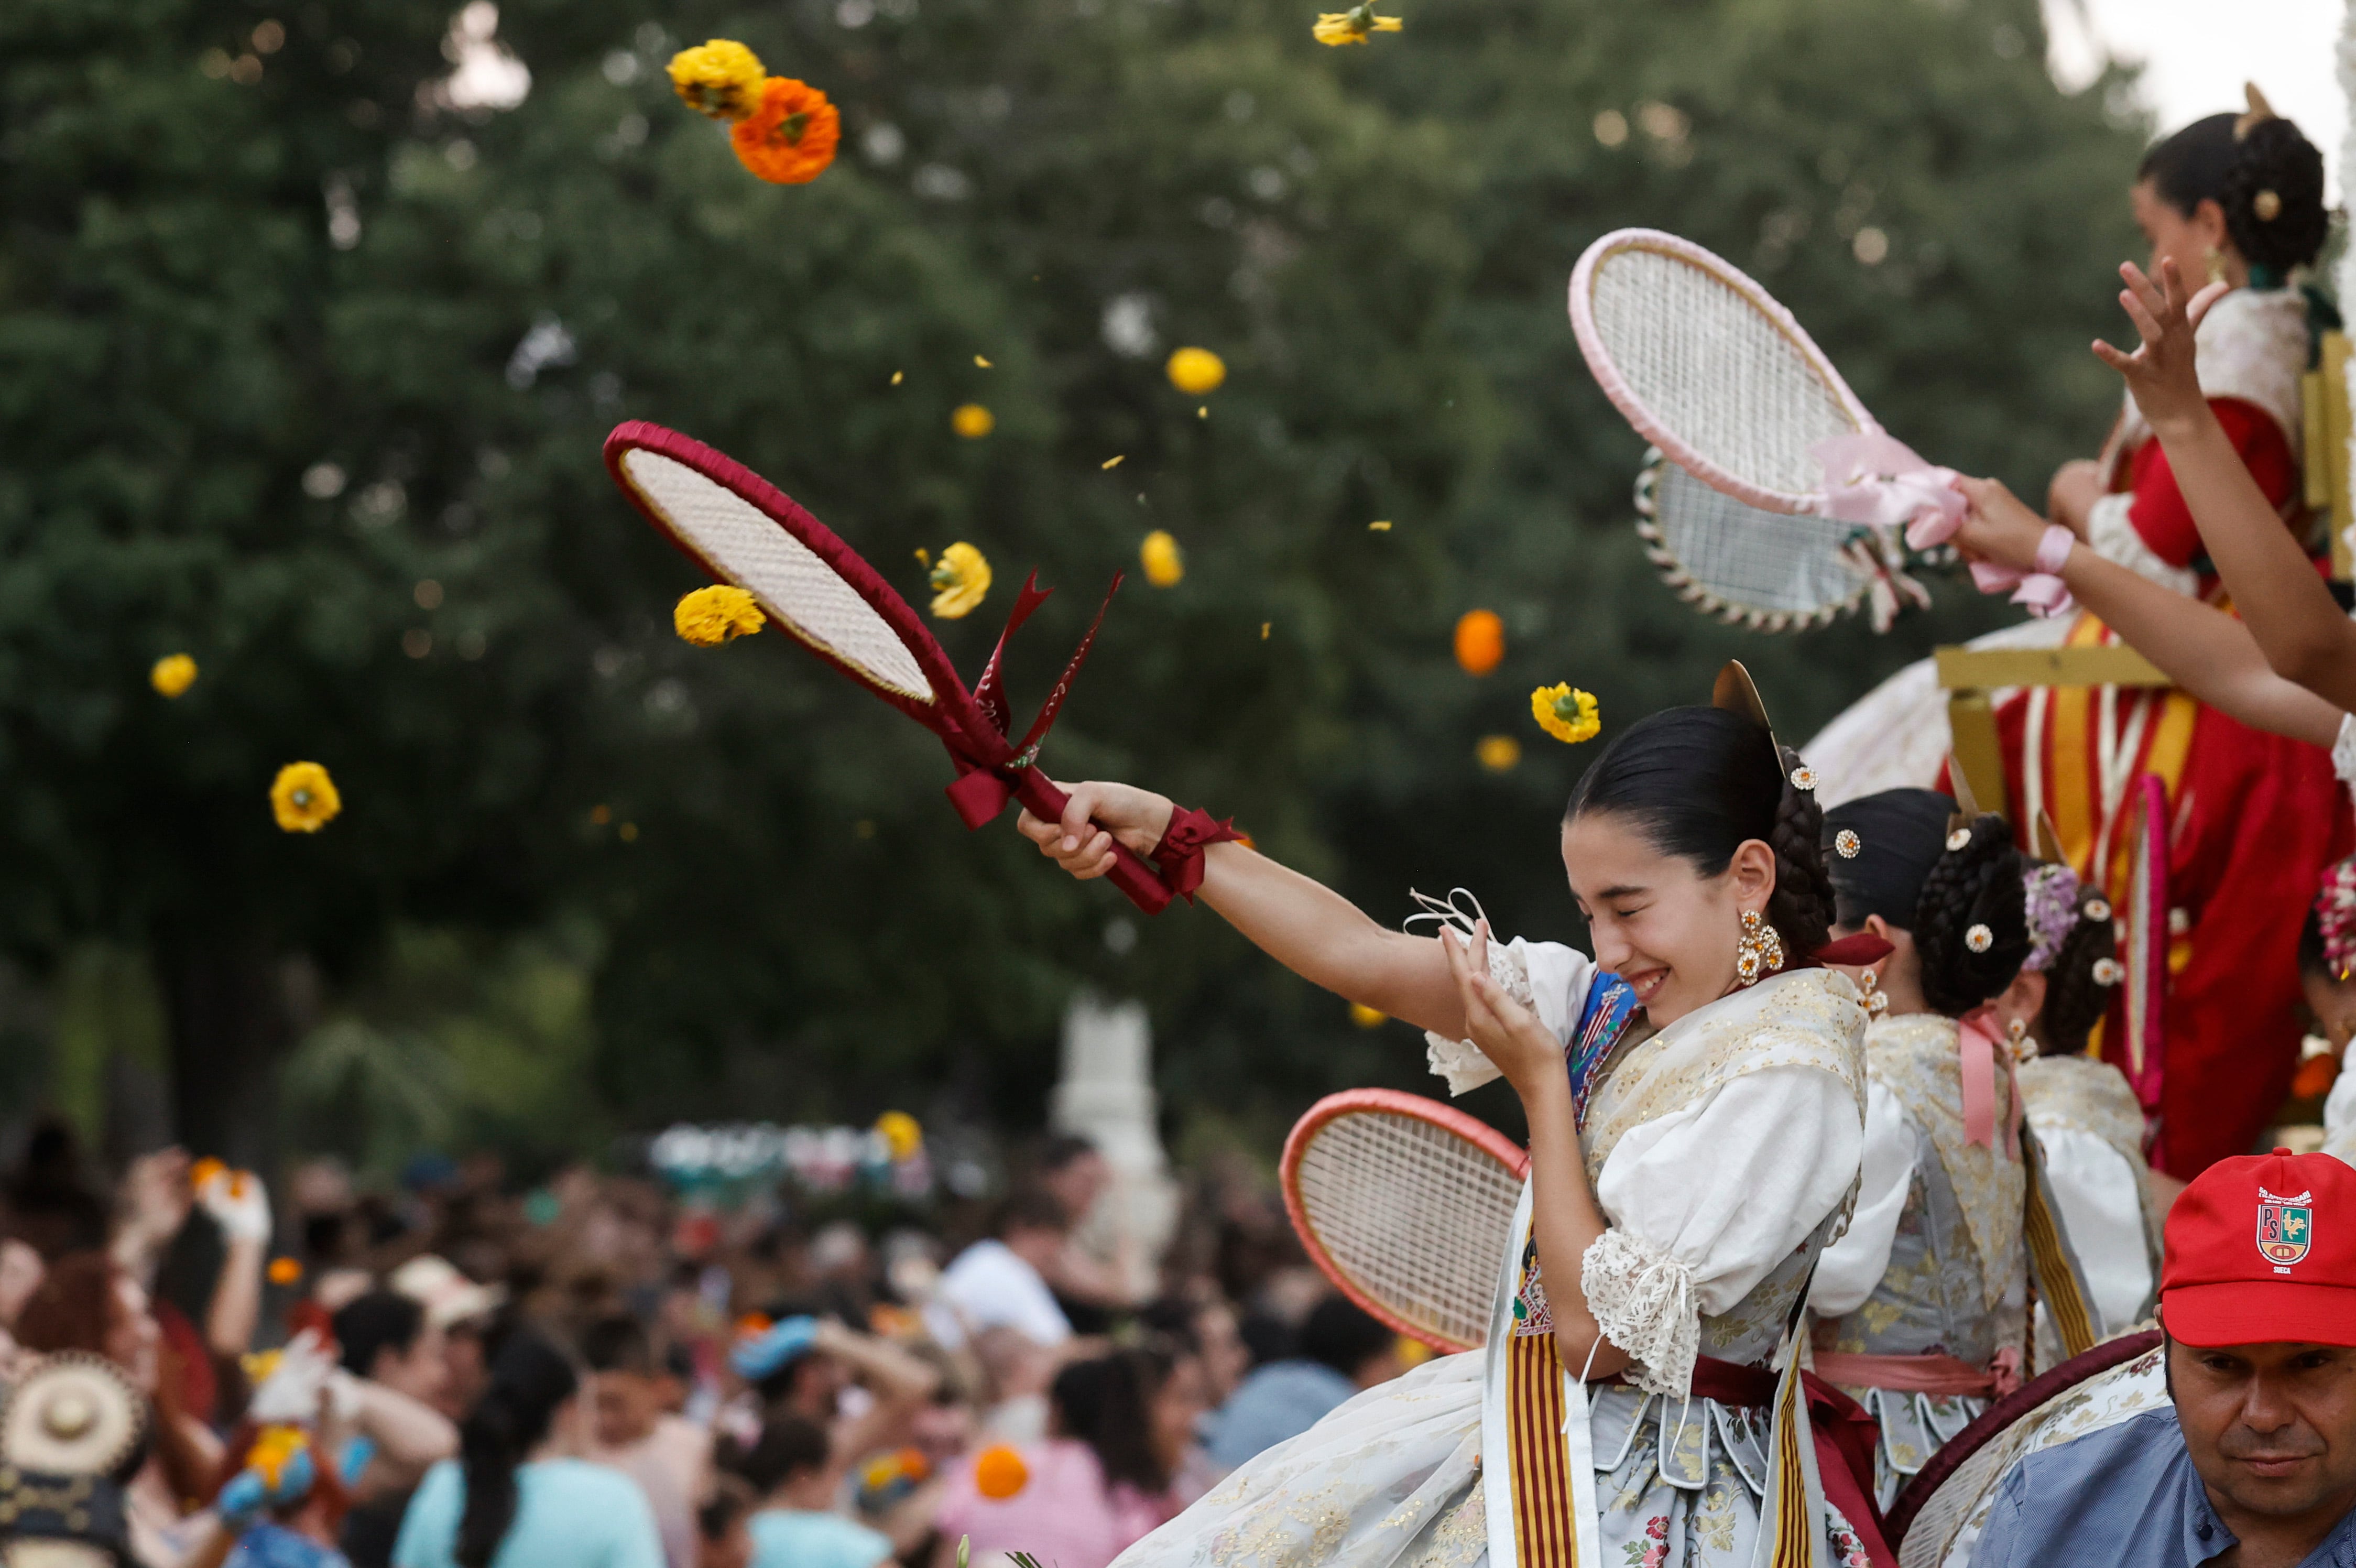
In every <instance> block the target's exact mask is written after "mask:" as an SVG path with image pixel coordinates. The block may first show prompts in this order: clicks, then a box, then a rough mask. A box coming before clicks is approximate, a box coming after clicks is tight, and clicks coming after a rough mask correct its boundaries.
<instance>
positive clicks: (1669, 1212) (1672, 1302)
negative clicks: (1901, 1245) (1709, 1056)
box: [1580, 1067, 1865, 1393]
mask: <svg viewBox="0 0 2356 1568" xmlns="http://www.w3.org/2000/svg"><path fill="white" fill-rule="evenodd" d="M1864 1143H1865V1131H1864V1127H1863V1125H1862V1123H1861V1122H1860V1119H1859V1118H1858V1112H1857V1098H1856V1096H1855V1094H1854V1093H1853V1092H1852V1091H1851V1090H1850V1089H1849V1088H1848V1086H1847V1085H1846V1084H1844V1083H1842V1082H1841V1081H1840V1080H1839V1079H1837V1078H1835V1077H1834V1076H1833V1075H1832V1074H1830V1073H1827V1072H1821V1071H1818V1070H1817V1069H1813V1068H1801V1067H1781V1068H1767V1069H1762V1070H1760V1071H1757V1072H1752V1073H1746V1074H1744V1075H1743V1076H1741V1077H1740V1078H1737V1079H1732V1080H1731V1081H1730V1082H1728V1083H1726V1084H1724V1085H1722V1086H1720V1087H1719V1089H1718V1090H1715V1091H1714V1092H1712V1093H1710V1094H1708V1095H1706V1096H1704V1097H1703V1098H1702V1099H1700V1100H1698V1101H1695V1102H1694V1103H1693V1104H1691V1105H1688V1106H1686V1107H1684V1108H1682V1109H1680V1110H1678V1111H1676V1112H1671V1113H1670V1114H1668V1115H1666V1116H1663V1117H1660V1118H1658V1119H1656V1120H1655V1121H1651V1122H1645V1123H1644V1124H1643V1125H1642V1126H1639V1127H1636V1128H1633V1129H1632V1130H1631V1131H1630V1132H1629V1133H1627V1134H1626V1135H1624V1136H1623V1137H1622V1138H1621V1140H1620V1142H1619V1144H1617V1145H1615V1146H1614V1147H1613V1149H1612V1154H1611V1157H1610V1158H1608V1159H1606V1160H1605V1161H1604V1162H1603V1169H1602V1172H1601V1175H1600V1176H1598V1178H1597V1180H1596V1184H1595V1196H1596V1200H1597V1201H1598V1203H1600V1204H1601V1206H1602V1208H1603V1213H1604V1217H1605V1219H1607V1220H1609V1221H1610V1229H1608V1230H1605V1231H1604V1232H1603V1234H1602V1235H1601V1236H1599V1237H1597V1238H1596V1240H1595V1241H1594V1243H1593V1244H1592V1245H1591V1246H1590V1247H1589V1248H1588V1250H1587V1255H1586V1258H1585V1259H1584V1261H1583V1266H1582V1268H1581V1270H1580V1284H1581V1286H1582V1288H1583V1289H1584V1291H1585V1293H1586V1296H1587V1306H1588V1310H1589V1311H1590V1312H1591V1313H1593V1314H1594V1315H1595V1320H1596V1323H1597V1325H1598V1326H1600V1327H1601V1328H1602V1330H1603V1333H1604V1336H1605V1337H1607V1338H1609V1339H1610V1340H1611V1341H1612V1343H1613V1344H1614V1345H1617V1346H1619V1347H1620V1348H1621V1349H1622V1350H1624V1351H1626V1352H1627V1353H1628V1354H1629V1355H1630V1356H1631V1357H1632V1358H1633V1359H1634V1360H1635V1361H1636V1363H1637V1366H1636V1367H1635V1368H1633V1369H1631V1375H1632V1378H1633V1380H1634V1381H1636V1382H1637V1383H1638V1384H1639V1385H1640V1386H1643V1387H1645V1388H1649V1389H1652V1390H1654V1391H1657V1392H1668V1393H1683V1392H1684V1391H1686V1390H1687V1389H1688V1388H1689V1387H1690V1386H1691V1383H1692V1379H1693V1364H1694V1358H1695V1357H1696V1356H1697V1354H1699V1350H1700V1337H1701V1325H1700V1318H1701V1316H1702V1315H1704V1314H1710V1315H1715V1314H1719V1313H1723V1312H1725V1311H1727V1310H1729V1309H1730V1308H1731V1307H1732V1306H1733V1305H1734V1304H1735V1303H1736V1302H1739V1301H1740V1300H1741V1299H1742V1298H1743V1297H1744V1296H1745V1295H1748V1294H1750V1293H1751V1288H1752V1287H1753V1286H1755V1285H1757V1284H1758V1283H1759V1282H1760V1281H1761V1280H1762V1279H1764V1278H1766V1277H1767V1273H1768V1272H1769V1271H1770V1270H1772V1269H1773V1268H1774V1267H1775V1265H1776V1264H1778V1263H1780V1262H1783V1260H1784V1259H1786V1258H1788V1257H1790V1256H1791V1254H1792V1252H1793V1251H1794V1249H1795V1248H1797V1247H1798V1246H1799V1245H1800V1243H1801V1242H1802V1241H1804V1240H1806V1239H1807V1237H1808V1235H1809V1233H1810V1232H1812V1231H1813V1230H1815V1228H1816V1227H1817V1226H1818V1225H1820V1224H1822V1223H1823V1222H1824V1219H1825V1217H1826V1215H1828V1214H1830V1213H1832V1212H1833V1211H1834V1210H1835V1209H1836V1208H1839V1207H1840V1203H1841V1200H1842V1199H1843V1198H1844V1197H1847V1193H1848V1189H1849V1186H1850V1184H1851V1183H1852V1182H1854V1181H1856V1180H1857V1177H1858V1164H1859V1160H1860V1157H1861V1155H1862V1152H1863V1147H1864Z"/></svg>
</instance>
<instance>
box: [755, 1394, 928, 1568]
mask: <svg viewBox="0 0 2356 1568" xmlns="http://www.w3.org/2000/svg"><path fill="white" fill-rule="evenodd" d="M831 1447H832V1443H831V1440H830V1437H829V1435H828V1433H827V1429H826V1428H825V1427H823V1426H820V1425H819V1423H816V1422H814V1421H809V1420H807V1419H805V1418H803V1417H801V1416H798V1415H782V1414H781V1415H776V1416H772V1417H771V1418H770V1420H769V1422H768V1423H767V1424H766V1425H765V1426H764V1427H762V1429H761V1440H760V1441H759V1442H758V1443H756V1444H754V1445H753V1450H752V1452H751V1453H749V1454H747V1455H744V1458H743V1459H742V1460H740V1461H738V1463H737V1466H736V1469H737V1472H738V1473H739V1474H740V1475H742V1476H743V1477H744V1478H745V1479H746V1480H747V1481H749V1482H751V1483H752V1486H753V1489H754V1490H755V1492H757V1493H759V1494H760V1498H761V1506H760V1508H759V1509H757V1510H756V1511H755V1513H754V1515H753V1518H752V1521H751V1529H752V1535H753V1568H883V1565H885V1564H888V1563H891V1562H892V1541H891V1539H890V1538H889V1537H887V1536H885V1535H883V1534H881V1533H879V1532H877V1531H875V1530H870V1529H868V1528H867V1527H866V1526H865V1525H863V1524H860V1523H857V1522H856V1521H854V1520H849V1519H845V1518H844V1517H843V1516H842V1515H841V1514H839V1513H836V1512H834V1511H833V1507H832V1505H833V1502H834V1498H833V1489H834V1488H833V1484H832V1477H833V1476H834V1473H835V1472H834V1469H833V1467H832V1466H831V1465H830V1463H829V1461H830V1457H831V1455H830V1449H831Z"/></svg>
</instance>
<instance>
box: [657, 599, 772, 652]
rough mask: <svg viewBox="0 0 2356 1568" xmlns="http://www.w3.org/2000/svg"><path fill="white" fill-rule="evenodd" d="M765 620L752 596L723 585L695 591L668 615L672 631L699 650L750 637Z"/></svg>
mask: <svg viewBox="0 0 2356 1568" xmlns="http://www.w3.org/2000/svg"><path fill="white" fill-rule="evenodd" d="M767 621H768V617H766V616H765V615H763V614H762V613H761V607H760V606H759V605H757V604H755V602H754V601H753V596H752V595H750V594H748V593H746V592H745V591H744V589H742V588H736V587H731V586H730V585H727V584H726V583H714V584H713V585H712V586H710V587H708V588H698V589H696V590H695V592H693V593H691V594H689V595H686V596H683V597H681V598H680V601H679V603H678V604H676V605H674V606H672V607H671V612H670V624H671V628H672V629H673V630H675V631H677V632H678V633H679V635H680V637H682V638H684V639H687V640H688V641H690V642H691V643H693V644H695V646H696V647H698V648H717V647H719V646H720V645H721V644H722V643H723V642H734V641H735V640H736V639H738V638H740V637H745V636H749V635H750V634H752V633H754V632H756V631H758V630H760V629H761V628H762V627H763V626H764V625H765V624H766V622H767Z"/></svg>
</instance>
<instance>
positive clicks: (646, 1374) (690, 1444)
mask: <svg viewBox="0 0 2356 1568" xmlns="http://www.w3.org/2000/svg"><path fill="white" fill-rule="evenodd" d="M581 1359H582V1360H583V1361H584V1362H585V1363H587V1365H588V1368H589V1378H590V1392H591V1406H592V1409H593V1411H594V1415H595V1421H594V1431H593V1434H592V1442H591V1444H590V1448H589V1457H590V1459H591V1460H593V1461H594V1462H595V1463H597V1464H600V1465H605V1466H610V1467H611V1468H613V1469H616V1470H618V1471H620V1472H621V1473H622V1474H623V1475H625V1476H627V1477H630V1479H632V1480H634V1481H636V1482H637V1484H638V1487H639V1489H640V1490H641V1491H643V1492H645V1493H646V1495H647V1502H648V1506H649V1507H651V1508H652V1509H654V1514H655V1528H656V1529H657V1530H659V1531H660V1532H661V1534H662V1543H663V1556H664V1557H665V1558H666V1559H668V1560H669V1563H670V1568H695V1561H696V1533H695V1506H696V1504H697V1503H698V1502H699V1501H700V1500H701V1498H702V1497H703V1494H704V1490H705V1485H706V1482H707V1481H708V1480H709V1479H710V1476H711V1469H712V1436H711V1434H709V1433H707V1432H705V1431H704V1430H703V1429H702V1428H701V1427H699V1426H697V1425H695V1424H693V1423H691V1422H687V1421H682V1420H681V1419H680V1418H679V1417H678V1416H676V1415H673V1414H670V1413H669V1412H666V1411H665V1410H664V1408H663V1394H664V1390H665V1385H666V1383H667V1382H668V1379H667V1378H665V1377H664V1375H663V1372H662V1369H661V1367H660V1365H659V1363H658V1362H657V1361H656V1360H655V1350H654V1342H653V1341H652V1340H651V1339H650V1338H649V1337H648V1334H647V1330H646V1326H645V1325H643V1324H641V1323H640V1322H639V1321H638V1320H637V1318H635V1317H631V1316H627V1315H619V1316H611V1317H604V1318H600V1319H598V1320H597V1321H596V1322H594V1323H592V1324H591V1325H590V1326H588V1327H587V1328H586V1329H584V1330H583V1332H582V1335H581Z"/></svg>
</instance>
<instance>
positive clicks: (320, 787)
mask: <svg viewBox="0 0 2356 1568" xmlns="http://www.w3.org/2000/svg"><path fill="white" fill-rule="evenodd" d="M270 809H271V811H273V813H275V814H276V816H277V818H278V826H279V828H280V829H281V830H282V831H284V832H290V833H316V832H318V831H319V830H320V829H321V828H324V827H326V826H327V823H328V822H329V821H331V820H332V819H333V818H334V817H335V815H336V813H337V812H338V811H342V810H343V809H344V798H343V797H342V796H341V795H338V794H337V793H336V781H335V780H334V779H330V778H328V777H327V769H326V768H322V767H320V766H319V765H318V764H317V763H316V762H290V763H288V764H287V765H286V766H285V767H284V768H280V769H279V770H278V777H277V778H276V779H273V780H272V781H271V785H270Z"/></svg>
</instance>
